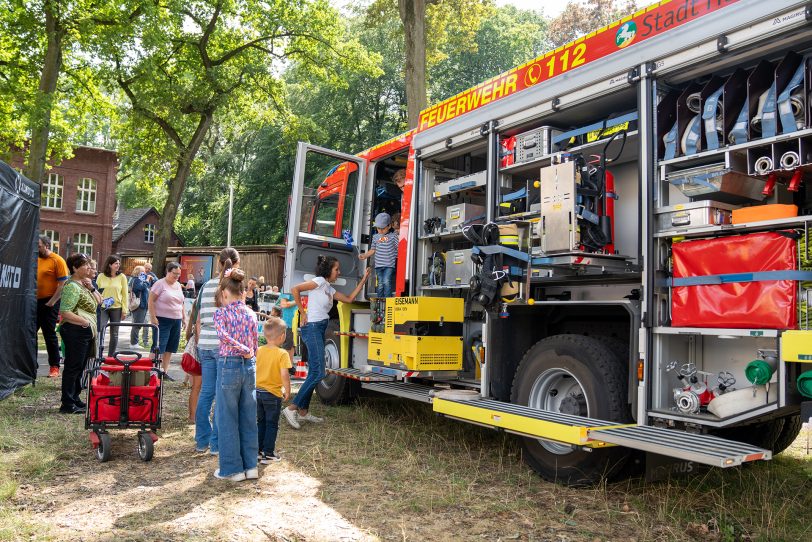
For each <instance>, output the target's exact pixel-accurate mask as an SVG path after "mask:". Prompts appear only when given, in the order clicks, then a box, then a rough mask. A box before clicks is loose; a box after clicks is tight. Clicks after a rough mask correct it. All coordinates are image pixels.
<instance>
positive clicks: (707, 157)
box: [629, 128, 812, 167]
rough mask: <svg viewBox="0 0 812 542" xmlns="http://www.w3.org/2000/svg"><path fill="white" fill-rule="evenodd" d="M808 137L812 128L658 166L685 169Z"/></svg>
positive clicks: (662, 161)
mask: <svg viewBox="0 0 812 542" xmlns="http://www.w3.org/2000/svg"><path fill="white" fill-rule="evenodd" d="M629 135H631V134H629ZM808 135H812V128H807V129H805V130H798V131H797V132H790V133H788V134H779V135H777V136H774V137H767V138H764V139H754V140H752V141H745V142H744V143H739V144H738V145H729V146H727V147H721V148H719V149H714V150H711V151H702V152H698V153H696V154H692V155H690V156H678V157H677V158H671V159H670V160H659V161H658V164H659V165H660V166H671V165H674V166H680V167H687V166H688V165H689V164H690V165H693V163H694V162H696V163H698V164H703V163H707V162H711V161H713V159H715V158H716V157H717V156H718V155H719V154H722V153H725V152H731V151H734V152H735V151H744V150H747V149H748V148H750V147H761V146H763V145H769V144H771V143H777V142H781V141H786V140H789V139H798V138H799V137H804V136H808Z"/></svg>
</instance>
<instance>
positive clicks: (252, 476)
mask: <svg viewBox="0 0 812 542" xmlns="http://www.w3.org/2000/svg"><path fill="white" fill-rule="evenodd" d="M257 478H259V470H258V469H257V468H256V467H254V468H253V469H248V470H247V471H245V479H246V480H256V479H257Z"/></svg>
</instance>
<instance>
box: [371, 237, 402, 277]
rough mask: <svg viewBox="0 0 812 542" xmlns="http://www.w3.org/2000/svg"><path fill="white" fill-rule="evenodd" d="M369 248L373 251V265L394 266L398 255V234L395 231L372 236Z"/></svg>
mask: <svg viewBox="0 0 812 542" xmlns="http://www.w3.org/2000/svg"><path fill="white" fill-rule="evenodd" d="M370 250H374V251H375V267H376V268H378V267H395V261H396V260H397V257H398V234H397V232H395V231H390V232H387V233H376V234H375V235H373V236H372V246H370Z"/></svg>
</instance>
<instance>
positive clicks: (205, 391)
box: [195, 349, 219, 453]
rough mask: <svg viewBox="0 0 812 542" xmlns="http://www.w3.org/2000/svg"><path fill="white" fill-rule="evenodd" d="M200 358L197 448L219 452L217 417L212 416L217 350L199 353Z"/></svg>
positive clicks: (200, 351) (199, 351) (215, 386)
mask: <svg viewBox="0 0 812 542" xmlns="http://www.w3.org/2000/svg"><path fill="white" fill-rule="evenodd" d="M197 355H198V357H199V358H200V359H199V360H198V361H199V362H200V369H201V372H202V382H201V385H200V396H199V397H198V399H197V410H196V411H195V448H197V449H198V450H204V449H205V448H206V447H207V446H208V448H209V451H210V452H212V453H213V452H217V451H218V450H219V448H218V447H217V415H216V414H215V415H212V411H211V407H212V405H213V404H214V396H215V394H216V393H217V381H218V378H217V376H218V368H217V366H218V363H217V357H218V356H217V350H203V349H200V350H198V351H197Z"/></svg>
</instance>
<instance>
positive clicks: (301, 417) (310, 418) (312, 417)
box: [297, 412, 324, 423]
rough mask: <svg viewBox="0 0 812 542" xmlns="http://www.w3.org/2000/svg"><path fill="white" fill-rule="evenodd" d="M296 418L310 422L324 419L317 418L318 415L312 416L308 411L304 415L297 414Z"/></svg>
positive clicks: (318, 421)
mask: <svg viewBox="0 0 812 542" xmlns="http://www.w3.org/2000/svg"><path fill="white" fill-rule="evenodd" d="M297 419H299V420H303V421H306V422H311V423H321V422H323V421H324V418H319V417H318V416H314V415H312V414H311V413H310V412H308V413H307V415H306V416H301V415H299V416H297Z"/></svg>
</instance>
